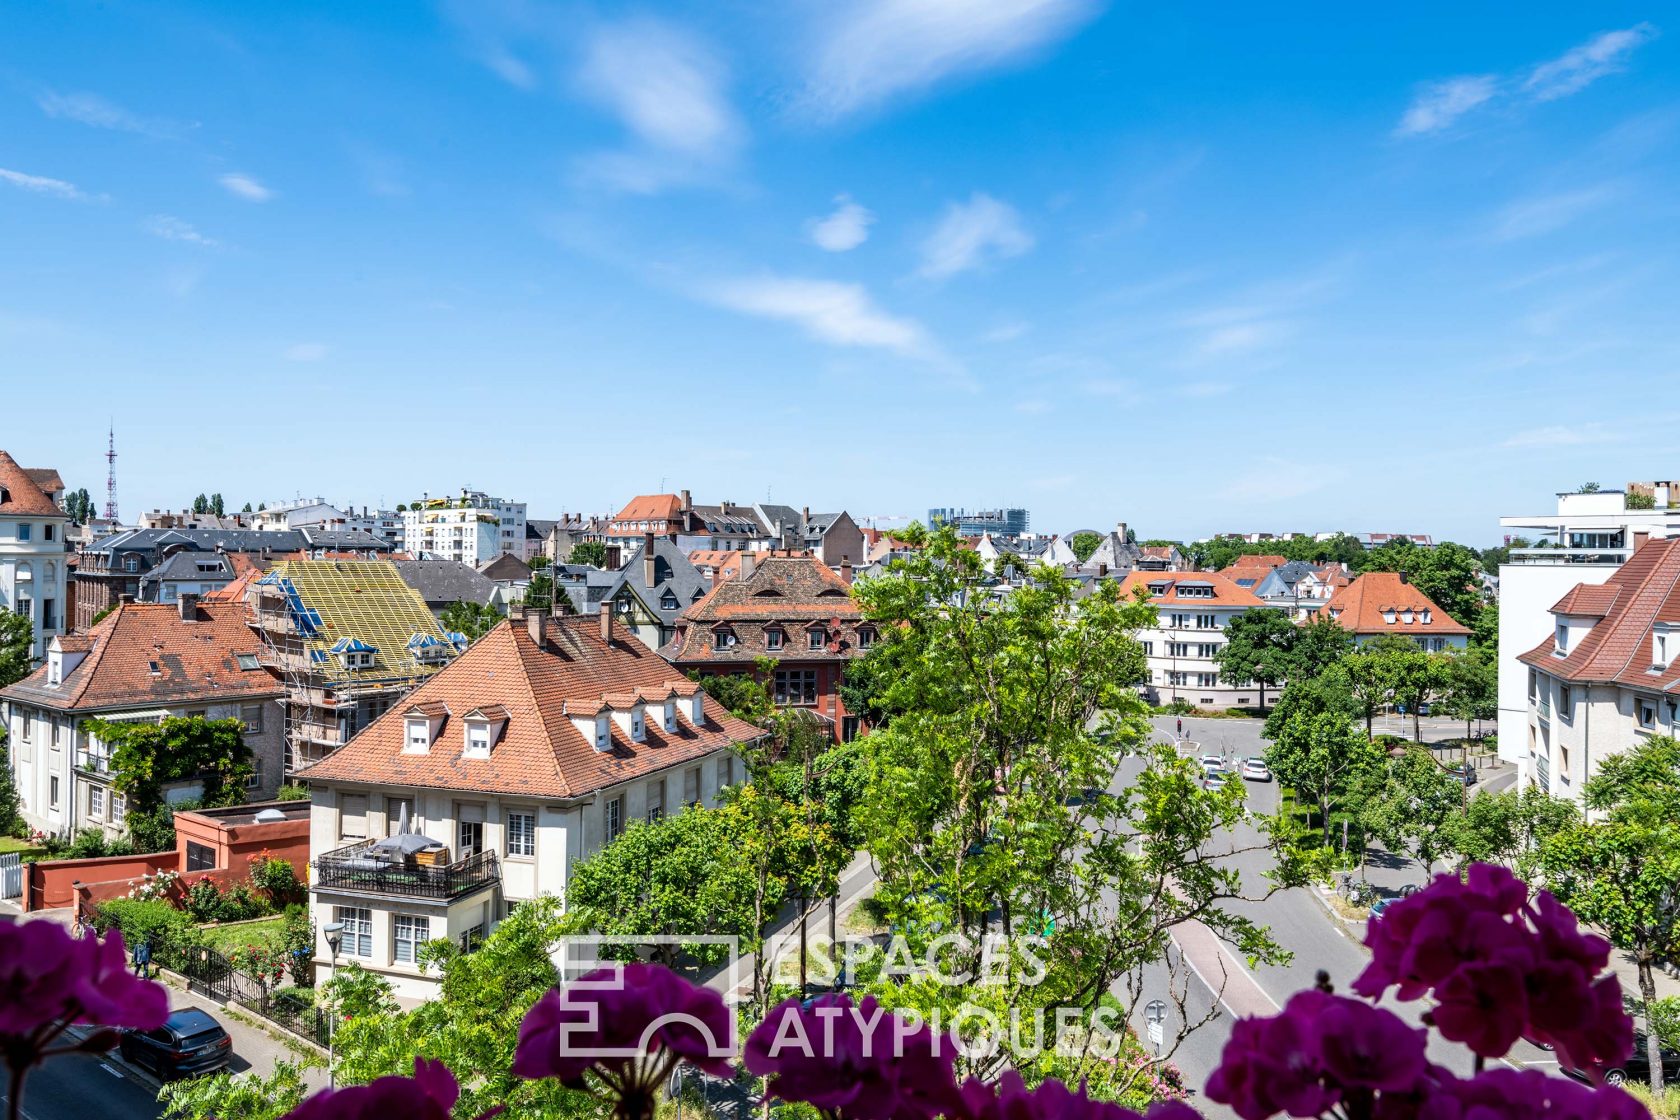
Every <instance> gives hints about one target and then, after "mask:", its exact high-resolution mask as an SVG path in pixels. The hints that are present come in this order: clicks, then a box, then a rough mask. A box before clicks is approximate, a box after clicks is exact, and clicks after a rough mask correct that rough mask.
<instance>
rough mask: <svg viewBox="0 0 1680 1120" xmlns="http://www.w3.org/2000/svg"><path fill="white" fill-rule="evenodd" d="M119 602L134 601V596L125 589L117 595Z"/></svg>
mask: <svg viewBox="0 0 1680 1120" xmlns="http://www.w3.org/2000/svg"><path fill="white" fill-rule="evenodd" d="M117 602H118V603H119V604H122V603H132V602H134V596H132V595H130V594H129V593H128V592H126V591H124V592H123V593H122V594H120V595H118V596H117Z"/></svg>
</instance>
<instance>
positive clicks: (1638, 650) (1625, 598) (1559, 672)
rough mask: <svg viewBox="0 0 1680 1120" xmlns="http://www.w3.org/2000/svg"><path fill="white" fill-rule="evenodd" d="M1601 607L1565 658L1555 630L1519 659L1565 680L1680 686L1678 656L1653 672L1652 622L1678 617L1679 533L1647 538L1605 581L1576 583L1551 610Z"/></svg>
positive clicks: (1659, 687)
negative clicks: (1593, 621) (1594, 621)
mask: <svg viewBox="0 0 1680 1120" xmlns="http://www.w3.org/2000/svg"><path fill="white" fill-rule="evenodd" d="M1564 607H1568V608H1571V609H1569V610H1567V611H1566V610H1563V609H1560V608H1564ZM1589 607H1590V608H1591V609H1589ZM1600 607H1602V608H1603V609H1604V612H1605V613H1604V614H1603V616H1602V617H1601V618H1600V621H1598V622H1597V623H1595V624H1594V625H1593V627H1592V629H1591V630H1590V631H1588V632H1587V634H1586V635H1585V636H1584V637H1582V638H1581V639H1580V640H1578V641H1576V642H1575V643H1574V646H1573V648H1572V649H1570V650H1569V651H1568V652H1569V655H1568V656H1567V657H1559V656H1557V637H1556V634H1555V633H1553V634H1549V635H1547V637H1546V638H1545V640H1544V641H1542V642H1541V643H1540V644H1539V645H1537V646H1535V647H1534V648H1533V649H1531V650H1529V651H1528V652H1527V653H1523V654H1519V655H1518V658H1517V660H1519V661H1521V662H1523V663H1524V664H1527V665H1532V666H1533V667H1535V668H1536V669H1540V670H1543V671H1544V672H1547V673H1550V674H1551V675H1552V676H1555V677H1561V678H1562V679H1564V680H1567V681H1614V682H1616V683H1619V684H1626V685H1631V686H1634V687H1638V688H1649V689H1651V690H1652V691H1654V692H1668V691H1672V690H1674V689H1675V688H1676V687H1677V686H1680V657H1676V658H1673V659H1671V660H1670V661H1669V663H1668V665H1667V666H1666V667H1665V668H1664V669H1662V670H1659V671H1658V672H1655V673H1653V672H1651V656H1652V654H1653V652H1654V651H1653V650H1652V648H1651V646H1652V642H1651V630H1652V626H1653V624H1654V623H1658V622H1669V623H1672V622H1680V537H1668V538H1662V539H1658V540H1654V541H1647V542H1646V543H1645V544H1643V545H1641V546H1640V547H1639V548H1636V549H1634V552H1633V555H1632V556H1630V557H1628V559H1627V563H1625V564H1623V565H1622V566H1621V567H1620V568H1617V569H1616V570H1615V571H1614V572H1612V573H1611V575H1610V578H1608V579H1606V580H1605V581H1604V583H1603V584H1601V585H1594V584H1579V585H1577V586H1576V587H1575V589H1574V590H1572V591H1571V592H1570V593H1569V594H1568V595H1565V596H1564V597H1563V598H1562V599H1561V600H1560V601H1559V602H1558V603H1557V605H1556V606H1554V607H1553V608H1552V611H1553V612H1554V613H1556V614H1578V615H1587V616H1588V617H1594V616H1595V612H1596V611H1597V610H1598V609H1599V608H1600Z"/></svg>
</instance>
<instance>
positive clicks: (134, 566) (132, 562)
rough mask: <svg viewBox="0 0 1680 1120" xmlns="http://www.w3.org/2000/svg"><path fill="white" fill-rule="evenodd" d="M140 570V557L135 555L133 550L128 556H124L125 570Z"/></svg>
mask: <svg viewBox="0 0 1680 1120" xmlns="http://www.w3.org/2000/svg"><path fill="white" fill-rule="evenodd" d="M139 570H140V557H138V556H136V555H134V553H132V552H131V553H129V554H128V555H127V556H124V557H123V571H125V572H138V571H139Z"/></svg>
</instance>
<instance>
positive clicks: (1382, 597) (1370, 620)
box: [1319, 572, 1470, 637]
mask: <svg viewBox="0 0 1680 1120" xmlns="http://www.w3.org/2000/svg"><path fill="white" fill-rule="evenodd" d="M1390 610H1391V611H1393V612H1394V621H1393V622H1392V623H1390V622H1389V621H1387V619H1386V618H1385V617H1384V615H1383V612H1384V611H1390ZM1426 610H1427V611H1428V612H1429V621H1428V622H1425V621H1423V612H1424V611H1426ZM1407 611H1410V612H1411V621H1410V622H1407V621H1406V620H1405V619H1406V612H1407ZM1319 614H1320V615H1323V616H1324V617H1327V618H1333V619H1335V620H1336V621H1337V622H1339V623H1341V624H1342V627H1343V629H1346V630H1351V631H1353V632H1354V633H1355V634H1368V635H1370V634H1409V635H1416V634H1427V635H1433V636H1439V637H1447V636H1451V635H1458V634H1463V635H1468V634H1469V633H1470V628H1469V627H1468V626H1465V625H1463V624H1461V623H1460V622H1458V620H1456V619H1455V618H1453V617H1452V616H1451V615H1450V614H1448V613H1447V612H1446V611H1444V610H1442V609H1441V608H1440V607H1439V606H1437V605H1436V603H1435V602H1434V600H1432V599H1430V598H1429V596H1427V595H1425V594H1424V593H1423V592H1421V591H1419V590H1418V589H1417V585H1416V584H1413V583H1411V582H1409V581H1407V580H1403V579H1401V578H1400V573H1399V572H1366V573H1365V574H1364V575H1362V576H1360V577H1359V578H1358V579H1356V580H1354V581H1353V582H1352V583H1350V584H1348V585H1347V586H1346V587H1344V588H1342V589H1341V590H1339V591H1337V592H1336V593H1335V594H1334V595H1332V596H1330V601H1329V602H1327V603H1325V604H1324V606H1323V607H1321V608H1320V609H1319Z"/></svg>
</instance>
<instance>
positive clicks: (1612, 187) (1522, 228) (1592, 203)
mask: <svg viewBox="0 0 1680 1120" xmlns="http://www.w3.org/2000/svg"><path fill="white" fill-rule="evenodd" d="M1621 194H1622V189H1621V187H1619V186H1618V185H1617V184H1615V183H1599V184H1597V185H1596V186H1591V187H1583V188H1581V189H1580V190H1574V191H1561V192H1558V193H1556V194H1547V195H1537V196H1534V197H1530V198H1522V199H1518V200H1517V201H1515V202H1513V203H1511V204H1510V205H1508V206H1506V207H1505V208H1504V209H1503V210H1501V211H1500V212H1499V213H1498V214H1497V215H1495V217H1494V220H1493V229H1492V234H1491V235H1492V237H1493V239H1494V240H1495V241H1516V240H1520V239H1522V238H1525V237H1538V236H1540V235H1541V234H1545V233H1552V232H1554V231H1556V230H1559V229H1562V228H1563V227H1564V226H1567V225H1569V224H1570V223H1571V222H1574V221H1575V220H1577V219H1578V218H1581V217H1583V216H1585V215H1587V214H1590V213H1591V212H1592V211H1594V210H1597V209H1599V208H1600V207H1602V206H1605V205H1606V204H1608V203H1610V202H1612V201H1614V200H1615V199H1616V198H1618V197H1619V196H1620V195H1621Z"/></svg>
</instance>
